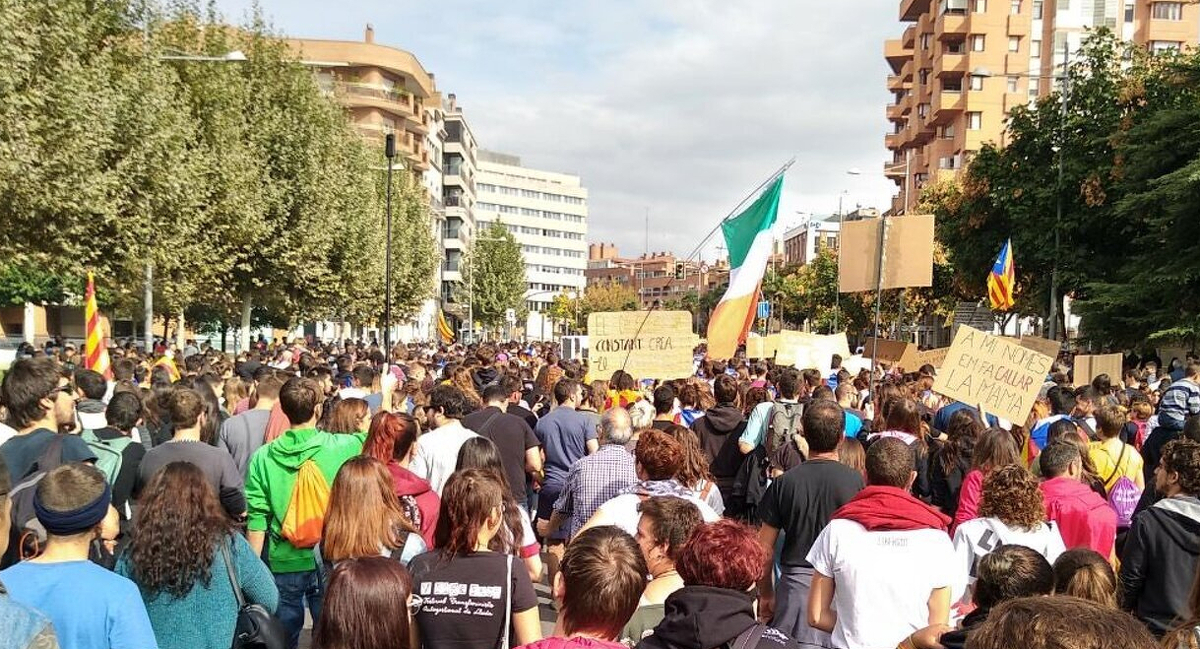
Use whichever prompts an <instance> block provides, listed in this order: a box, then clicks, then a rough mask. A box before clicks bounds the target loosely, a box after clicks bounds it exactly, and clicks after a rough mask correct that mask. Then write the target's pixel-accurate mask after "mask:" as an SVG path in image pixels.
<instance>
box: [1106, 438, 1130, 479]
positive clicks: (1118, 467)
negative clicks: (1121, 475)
mask: <svg viewBox="0 0 1200 649" xmlns="http://www.w3.org/2000/svg"><path fill="white" fill-rule="evenodd" d="M1128 450H1129V445H1128V444H1126V443H1125V442H1121V453H1120V454H1119V455H1117V463H1116V464H1114V465H1113V470H1112V472H1111V473H1109V474H1108V477H1107V478H1105V479H1104V484H1106V485H1107V484H1108V483H1109V482H1110V481H1111V480H1112V479H1113V477H1114V476H1116V475H1117V472H1118V471H1120V470H1121V460H1123V459H1125V451H1128ZM1104 454H1105V455H1108V457H1110V458H1111V457H1112V455H1111V454H1109V452H1108V449H1105V450H1104Z"/></svg>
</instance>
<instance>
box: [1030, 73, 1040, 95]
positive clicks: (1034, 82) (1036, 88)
mask: <svg viewBox="0 0 1200 649" xmlns="http://www.w3.org/2000/svg"><path fill="white" fill-rule="evenodd" d="M1041 85H1042V80H1041V79H1039V78H1038V77H1029V98H1030V99H1037V97H1038V95H1039V94H1040V93H1041Z"/></svg>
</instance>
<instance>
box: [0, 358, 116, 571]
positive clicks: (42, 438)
mask: <svg viewBox="0 0 1200 649" xmlns="http://www.w3.org/2000/svg"><path fill="white" fill-rule="evenodd" d="M73 395H74V390H73V389H72V388H71V384H70V382H69V381H67V379H66V378H65V377H63V376H62V375H61V374H60V373H59V372H58V370H57V369H56V368H55V366H54V361H53V360H51V359H49V358H46V357H39V358H23V359H20V360H18V361H16V362H14V363H13V364H12V365H10V366H9V368H8V371H6V372H5V373H4V381H3V383H2V384H0V401H2V402H3V403H4V408H5V409H6V410H7V411H8V423H9V424H11V425H12V427H13V428H15V429H16V431H17V434H16V435H15V436H13V437H12V438H10V439H9V440H7V441H6V442H4V444H2V445H0V457H3V458H4V462H5V464H7V465H8V475H9V479H10V480H11V481H12V483H13V484H14V485H15V484H17V483H19V482H20V481H21V479H22V478H24V477H25V475H26V474H28V473H29V470H30V468H32V467H33V465H34V463H35V462H37V460H38V458H39V457H40V456H41V455H42V454H43V453H44V452H45V451H46V449H47V448H48V447H49V446H50V443H51V442H52V441H54V440H55V439H58V440H60V441H59V443H60V444H61V445H62V451H61V453H62V461H63V462H90V461H94V460H95V459H96V456H95V454H94V453H92V450H91V449H89V448H88V445H87V444H86V443H85V442H84V441H83V439H81V438H80V437H78V436H76V435H62V436H60V437H57V438H56V437H55V434H56V433H58V431H59V430H60V428H66V429H70V428H71V426H73V425H74V422H75V399H74V397H73ZM9 550H10V552H11V551H12V548H9Z"/></svg>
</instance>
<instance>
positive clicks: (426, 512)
mask: <svg viewBox="0 0 1200 649" xmlns="http://www.w3.org/2000/svg"><path fill="white" fill-rule="evenodd" d="M387 468H388V471H390V472H391V474H392V483H393V484H395V485H396V495H397V496H412V497H413V499H415V500H416V501H417V509H419V510H421V538H423V539H425V547H427V548H430V549H433V530H435V529H437V521H438V511H439V510H440V509H441V506H442V501H441V499H440V498H438V495H437V493H435V492H434V491H433V488H432V487H430V486H429V483H428V482H426V481H424V480H422V479H421V478H419V477H418V476H417V474H415V473H413V472H412V471H409V470H408V469H406V468H404V467H402V466H400V465H399V464H396V463H394V462H389V463H388V465H387Z"/></svg>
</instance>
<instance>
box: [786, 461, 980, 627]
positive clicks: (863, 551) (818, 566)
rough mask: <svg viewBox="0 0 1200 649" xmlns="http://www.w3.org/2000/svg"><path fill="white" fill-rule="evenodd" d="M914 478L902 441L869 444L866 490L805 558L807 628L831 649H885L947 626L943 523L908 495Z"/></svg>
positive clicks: (948, 558) (949, 567)
mask: <svg viewBox="0 0 1200 649" xmlns="http://www.w3.org/2000/svg"><path fill="white" fill-rule="evenodd" d="M916 476H917V474H916V471H915V469H914V464H913V453H912V451H911V449H910V448H909V447H908V446H907V445H906V444H905V443H904V441H902V440H901V439H893V438H886V437H885V438H884V439H879V440H876V441H875V442H874V443H873V444H871V445H870V447H869V448H868V449H867V483H868V486H867V487H866V488H865V489H863V490H862V491H860V492H859V493H858V495H856V496H855V497H854V498H853V499H851V500H850V502H848V503H846V504H845V505H843V506H842V507H841V508H840V509H838V510H837V511H836V512H834V514H833V519H832V520H831V521H830V522H829V525H828V526H826V527H825V529H824V530H823V531H822V532H821V534H820V535H819V536H818V537H817V539H816V541H815V542H814V543H813V547H812V549H811V550H810V551H809V553H808V557H807V560H808V562H809V563H811V564H812V567H813V582H812V587H811V594H810V596H809V601H808V624H809V626H812V627H813V628H815V629H818V630H821V631H825V632H827V633H831V634H832V639H833V646H835V647H846V648H849V649H857V648H859V647H863V648H866V647H890V646H893V645H895V644H896V643H897V642H898V641H899V640H901V639H903V638H904V637H905V636H908V635H909V634H911V633H913V632H914V631H917V630H918V629H923V628H925V627H926V626H930V625H936V624H946V623H947V622H948V620H949V614H950V591H951V587H952V586H953V585H954V584H955V583H956V581H957V580H958V579H959V577H958V576H957V571H956V570H955V567H954V563H953V553H954V547H953V545H951V543H950V537H949V536H947V534H946V531H947V526H948V525H949V523H950V519H949V518H947V517H946V516H944V515H942V514H941V513H940V512H938V511H937V510H936V509H933V508H931V507H930V506H928V505H926V504H925V503H923V502H921V501H919V500H917V499H916V498H915V497H914V496H912V495H911V494H910V492H909V490H910V489H911V487H912V483H913V481H914V480H915V479H916ZM835 602H836V603H835Z"/></svg>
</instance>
